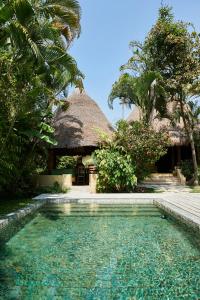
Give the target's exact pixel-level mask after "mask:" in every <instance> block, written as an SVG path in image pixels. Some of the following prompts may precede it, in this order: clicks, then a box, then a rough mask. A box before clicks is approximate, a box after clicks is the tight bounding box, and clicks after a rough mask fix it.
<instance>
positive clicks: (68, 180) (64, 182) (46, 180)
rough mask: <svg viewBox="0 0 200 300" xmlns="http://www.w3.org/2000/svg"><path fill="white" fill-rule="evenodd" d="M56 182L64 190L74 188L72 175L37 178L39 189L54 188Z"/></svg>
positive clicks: (39, 176) (41, 176) (40, 176)
mask: <svg viewBox="0 0 200 300" xmlns="http://www.w3.org/2000/svg"><path fill="white" fill-rule="evenodd" d="M56 182H57V183H58V184H59V185H60V187H61V189H63V190H65V189H67V188H70V187H71V186H72V174H63V175H38V176H37V178H36V186H37V187H47V186H53V185H54V184H55V183H56Z"/></svg>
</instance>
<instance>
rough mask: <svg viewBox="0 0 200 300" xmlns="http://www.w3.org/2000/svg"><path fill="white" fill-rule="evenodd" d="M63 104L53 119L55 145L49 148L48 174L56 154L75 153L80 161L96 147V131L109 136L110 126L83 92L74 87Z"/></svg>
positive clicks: (73, 154)
mask: <svg viewBox="0 0 200 300" xmlns="http://www.w3.org/2000/svg"><path fill="white" fill-rule="evenodd" d="M66 104H68V108H67V109H64V108H62V107H59V108H58V109H57V111H56V112H55V116H54V120H53V127H54V128H55V139H56V140H57V142H58V144H57V145H56V146H55V147H53V148H51V149H50V150H49V159H48V170H49V174H51V171H52V170H53V169H55V168H56V158H57V157H58V156H78V157H79V161H80V158H81V157H85V156H88V155H91V154H92V153H93V152H94V151H95V150H96V149H98V147H99V142H100V134H99V132H104V133H106V134H108V135H109V136H111V135H112V133H113V127H112V125H111V124H110V122H109V121H108V120H107V118H106V116H105V115H104V113H103V112H102V110H101V109H100V107H99V106H98V105H97V103H96V102H95V101H94V100H93V99H91V98H90V97H89V96H88V95H87V94H86V92H85V91H82V92H80V91H79V89H76V90H75V91H74V92H73V93H72V95H71V96H70V97H68V99H67V101H66Z"/></svg>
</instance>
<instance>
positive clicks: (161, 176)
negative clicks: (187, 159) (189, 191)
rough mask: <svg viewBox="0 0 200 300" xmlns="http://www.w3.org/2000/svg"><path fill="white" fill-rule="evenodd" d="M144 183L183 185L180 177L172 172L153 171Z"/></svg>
mask: <svg viewBox="0 0 200 300" xmlns="http://www.w3.org/2000/svg"><path fill="white" fill-rule="evenodd" d="M142 184H145V185H146V184H147V185H174V186H176V185H181V182H180V179H179V178H178V177H177V176H174V175H173V174H172V173H152V174H151V175H150V176H149V177H147V178H146V179H145V180H144V181H143V182H142Z"/></svg>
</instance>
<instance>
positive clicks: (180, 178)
mask: <svg viewBox="0 0 200 300" xmlns="http://www.w3.org/2000/svg"><path fill="white" fill-rule="evenodd" d="M175 172H176V176H177V177H178V179H179V180H180V183H181V185H186V178H185V176H184V175H183V173H182V172H181V169H180V168H176V170H175Z"/></svg>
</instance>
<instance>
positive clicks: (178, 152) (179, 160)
mask: <svg viewBox="0 0 200 300" xmlns="http://www.w3.org/2000/svg"><path fill="white" fill-rule="evenodd" d="M180 165H181V146H177V166H180Z"/></svg>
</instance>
